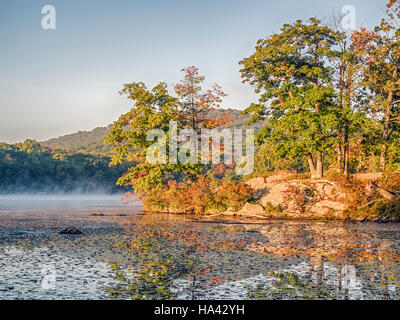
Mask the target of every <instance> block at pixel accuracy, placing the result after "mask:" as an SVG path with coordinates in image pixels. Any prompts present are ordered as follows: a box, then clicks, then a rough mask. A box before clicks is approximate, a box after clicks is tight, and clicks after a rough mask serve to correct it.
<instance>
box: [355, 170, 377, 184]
mask: <svg viewBox="0 0 400 320" xmlns="http://www.w3.org/2000/svg"><path fill="white" fill-rule="evenodd" d="M353 177H354V178H355V179H357V180H359V181H361V182H367V181H378V180H380V179H382V177H383V173H382V172H367V173H356V174H354V175H353Z"/></svg>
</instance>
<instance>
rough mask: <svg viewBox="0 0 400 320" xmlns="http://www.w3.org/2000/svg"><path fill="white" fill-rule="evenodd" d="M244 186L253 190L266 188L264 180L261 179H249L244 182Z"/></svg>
mask: <svg viewBox="0 0 400 320" xmlns="http://www.w3.org/2000/svg"><path fill="white" fill-rule="evenodd" d="M245 184H246V185H247V186H249V187H250V188H252V189H254V190H259V189H264V188H266V187H267V184H266V183H265V178H263V177H258V178H253V179H250V180H248V181H246V183H245Z"/></svg>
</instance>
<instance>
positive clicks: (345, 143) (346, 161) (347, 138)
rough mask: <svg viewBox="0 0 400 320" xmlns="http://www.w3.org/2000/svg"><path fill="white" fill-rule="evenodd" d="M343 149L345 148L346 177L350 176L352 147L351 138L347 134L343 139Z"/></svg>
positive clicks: (344, 171)
mask: <svg viewBox="0 0 400 320" xmlns="http://www.w3.org/2000/svg"><path fill="white" fill-rule="evenodd" d="M343 142H344V143H343V148H344V155H343V174H344V175H345V176H348V175H349V153H350V147H349V136H348V134H347V133H346V134H345V135H344V139H343Z"/></svg>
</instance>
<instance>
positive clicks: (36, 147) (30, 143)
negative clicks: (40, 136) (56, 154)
mask: <svg viewBox="0 0 400 320" xmlns="http://www.w3.org/2000/svg"><path fill="white" fill-rule="evenodd" d="M20 149H21V151H25V152H28V153H33V152H40V151H42V146H41V145H40V143H39V142H37V141H36V140H31V139H27V140H25V141H24V142H23V143H22V145H21V146H20Z"/></svg>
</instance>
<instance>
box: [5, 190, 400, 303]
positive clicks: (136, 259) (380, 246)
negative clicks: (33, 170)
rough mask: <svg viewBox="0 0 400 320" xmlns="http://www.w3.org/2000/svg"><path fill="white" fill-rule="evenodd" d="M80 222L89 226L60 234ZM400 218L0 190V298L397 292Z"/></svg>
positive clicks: (379, 295) (381, 295) (383, 295)
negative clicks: (217, 215) (146, 203)
mask: <svg viewBox="0 0 400 320" xmlns="http://www.w3.org/2000/svg"><path fill="white" fill-rule="evenodd" d="M93 212H101V213H102V214H104V216H98V217H93V216H90V213H93ZM71 225H74V226H76V227H77V228H78V229H79V230H81V231H82V234H81V235H60V234H58V231H60V230H62V229H63V228H65V227H66V226H71ZM399 229H400V225H398V224H373V223H345V222H305V221H303V222H302V221H279V220H271V221H267V222H262V223H259V222H258V223H257V222H254V221H249V222H248V223H239V222H237V221H236V222H235V221H230V222H207V221H198V220H195V219H193V217H183V216H168V215H147V216H146V215H143V214H142V213H141V207H140V205H139V204H130V205H128V206H124V205H123V204H122V202H121V201H120V199H119V196H102V195H97V196H75V197H64V196H58V197H50V196H46V195H43V196H32V197H21V196H15V197H0V299H133V298H139V299H158V298H168V299H206V298H207V299H399V298H400V264H399V260H400V255H399V250H400V232H399Z"/></svg>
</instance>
